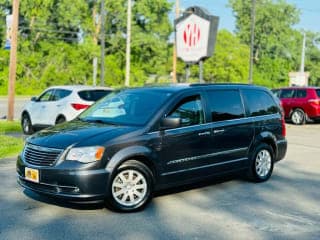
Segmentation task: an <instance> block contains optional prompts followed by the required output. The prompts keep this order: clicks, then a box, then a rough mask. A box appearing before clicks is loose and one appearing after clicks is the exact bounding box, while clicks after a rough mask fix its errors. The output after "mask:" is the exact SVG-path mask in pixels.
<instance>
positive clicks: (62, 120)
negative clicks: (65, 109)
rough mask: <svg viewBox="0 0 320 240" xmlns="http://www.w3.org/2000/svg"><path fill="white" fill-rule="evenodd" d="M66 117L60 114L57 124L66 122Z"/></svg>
mask: <svg viewBox="0 0 320 240" xmlns="http://www.w3.org/2000/svg"><path fill="white" fill-rule="evenodd" d="M65 121H66V118H65V117H64V116H59V117H58V118H57V120H56V124H60V123H64V122H65Z"/></svg>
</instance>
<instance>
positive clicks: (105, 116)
mask: <svg viewBox="0 0 320 240" xmlns="http://www.w3.org/2000/svg"><path fill="white" fill-rule="evenodd" d="M170 96H171V93H170V92H165V91H151V90H149V91H145V90H138V89H131V90H125V91H121V92H118V93H116V92H113V93H110V94H109V95H108V96H106V97H105V98H102V99H101V100H100V101H98V102H97V103H95V104H94V105H93V106H91V107H90V108H89V109H88V110H86V111H84V112H83V113H82V114H81V115H80V119H81V120H83V121H89V122H91V121H92V122H94V121H98V122H102V123H111V124H120V125H139V126H140V125H144V124H146V123H147V121H148V120H149V119H150V118H151V117H152V116H154V114H155V113H156V112H157V111H159V108H160V107H161V106H162V105H163V104H164V103H165V101H167V100H168V98H169V97H170Z"/></svg>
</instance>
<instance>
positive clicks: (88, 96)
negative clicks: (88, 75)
mask: <svg viewBox="0 0 320 240" xmlns="http://www.w3.org/2000/svg"><path fill="white" fill-rule="evenodd" d="M110 92H111V90H101V89H100V90H84V91H80V92H78V95H79V97H80V98H81V99H82V100H85V101H92V102H96V101H98V100H99V99H101V98H103V97H105V96H107V95H108V94H109V93H110Z"/></svg>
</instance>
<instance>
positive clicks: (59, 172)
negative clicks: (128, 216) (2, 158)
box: [17, 156, 110, 202]
mask: <svg viewBox="0 0 320 240" xmlns="http://www.w3.org/2000/svg"><path fill="white" fill-rule="evenodd" d="M72 165H73V166H72ZM78 165H79V163H70V162H69V163H65V164H64V163H61V164H60V165H59V166H53V167H38V166H33V165H30V164H28V163H26V162H24V161H23V159H22V158H21V157H20V156H19V157H18V159H17V174H18V183H19V184H20V185H21V186H22V187H24V188H26V189H30V190H32V191H35V192H38V193H41V194H45V195H50V196H53V197H57V198H62V199H65V200H68V201H73V202H96V201H100V200H104V199H105V198H106V197H107V184H108V180H109V176H110V174H109V172H108V171H107V170H106V169H94V168H93V169H92V167H91V168H90V166H89V167H88V168H89V169H86V168H83V164H82V168H77V166H78ZM79 166H81V165H79ZM25 167H28V168H32V169H37V170H38V171H39V183H35V182H32V181H29V180H26V178H25Z"/></svg>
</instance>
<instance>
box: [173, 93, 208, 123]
mask: <svg viewBox="0 0 320 240" xmlns="http://www.w3.org/2000/svg"><path fill="white" fill-rule="evenodd" d="M168 117H177V118H181V123H182V124H181V125H182V126H183V127H186V126H192V125H197V124H202V123H204V114H203V107H202V103H201V98H200V96H196V97H188V98H186V99H184V100H183V101H182V102H180V103H179V104H178V105H177V106H176V107H175V108H174V110H173V111H171V112H170V113H169V114H168Z"/></svg>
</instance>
